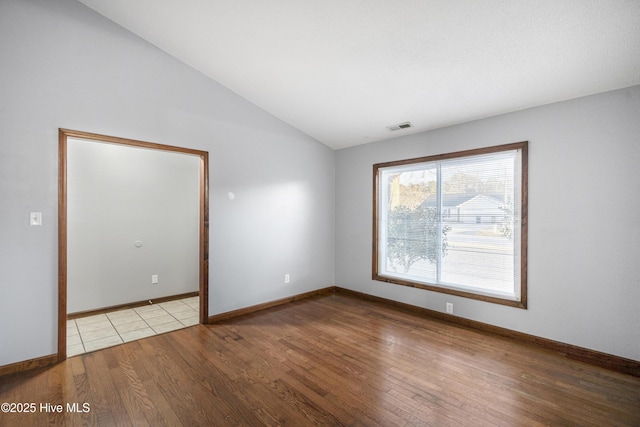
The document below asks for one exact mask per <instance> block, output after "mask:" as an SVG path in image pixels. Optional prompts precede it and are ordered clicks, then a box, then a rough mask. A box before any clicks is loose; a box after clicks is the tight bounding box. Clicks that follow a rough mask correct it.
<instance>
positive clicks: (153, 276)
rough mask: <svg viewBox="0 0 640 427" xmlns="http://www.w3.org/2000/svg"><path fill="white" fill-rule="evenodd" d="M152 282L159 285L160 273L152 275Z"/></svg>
mask: <svg viewBox="0 0 640 427" xmlns="http://www.w3.org/2000/svg"><path fill="white" fill-rule="evenodd" d="M151 284H153V285H157V284H158V275H157V274H154V275H152V276H151Z"/></svg>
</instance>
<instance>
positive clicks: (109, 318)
mask: <svg viewBox="0 0 640 427" xmlns="http://www.w3.org/2000/svg"><path fill="white" fill-rule="evenodd" d="M199 304H200V303H199V297H197V296H196V297H191V298H184V299H180V300H174V301H167V302H161V303H159V304H153V305H145V306H142V307H136V308H130V309H126V310H118V311H113V312H111V313H104V314H97V315H95V316H87V317H80V318H77V319H73V320H67V357H71V356H76V355H78V354H82V353H86V352H89V351H94V350H99V349H101V348H106V347H111V346H113V345H117V344H122V343H123V342H129V341H134V340H137V339H140V338H145V337H149V336H151V335H156V334H162V333H164V332H169V331H174V330H176V329H181V328H185V327H187V326H193V325H197V324H198V322H199V319H198V317H199V316H198V313H199V309H200V305H199Z"/></svg>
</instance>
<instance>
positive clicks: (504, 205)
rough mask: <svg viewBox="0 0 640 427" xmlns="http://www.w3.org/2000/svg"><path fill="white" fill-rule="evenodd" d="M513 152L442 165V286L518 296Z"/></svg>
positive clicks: (462, 159)
mask: <svg viewBox="0 0 640 427" xmlns="http://www.w3.org/2000/svg"><path fill="white" fill-rule="evenodd" d="M514 161H515V153H514V152H508V153H500V154H493V155H487V156H479V157H475V158H461V159H456V160H453V161H448V162H443V164H442V211H443V216H442V221H443V224H446V225H445V226H446V227H447V228H449V232H448V234H447V238H448V245H447V249H446V254H445V256H444V257H443V259H442V272H441V282H442V283H443V284H447V283H448V284H455V285H460V286H463V287H472V288H479V289H482V290H487V291H489V292H493V291H495V292H498V293H501V294H502V293H503V294H505V295H510V296H514V295H515V289H514V276H515V272H514V256H515V239H514V236H513V230H514V224H513V222H514V217H513V206H514V199H515V196H514V179H515V171H514Z"/></svg>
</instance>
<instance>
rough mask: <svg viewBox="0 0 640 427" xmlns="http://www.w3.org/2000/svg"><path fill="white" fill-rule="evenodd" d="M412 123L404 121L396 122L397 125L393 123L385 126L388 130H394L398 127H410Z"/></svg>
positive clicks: (398, 128)
mask: <svg viewBox="0 0 640 427" xmlns="http://www.w3.org/2000/svg"><path fill="white" fill-rule="evenodd" d="M412 127H413V125H412V124H411V122H404V123H398V124H397V125H393V126H387V129H389V130H390V131H392V132H393V131H396V130H400V129H408V128H412Z"/></svg>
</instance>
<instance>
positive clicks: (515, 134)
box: [336, 86, 640, 360]
mask: <svg viewBox="0 0 640 427" xmlns="http://www.w3.org/2000/svg"><path fill="white" fill-rule="evenodd" d="M639 135H640V86H636V87H632V88H627V89H623V90H619V91H615V92H609V93H604V94H599V95H595V96H590V97H585V98H580V99H575V100H571V101H567V102H561V103H556V104H552V105H548V106H544V107H540V108H534V109H530V110H525V111H521V112H516V113H512V114H505V115H502V116H498V117H493V118H488V119H484V120H479V121H475V122H470V123H466V124H462V125H458V126H452V127H448V128H444V129H439V130H434V131H431V132H424V133H420V134H415V135H409V136H404V137H401V138H397V139H392V140H387V141H383V142H380V143H374V144H368V145H362V146H358V147H353V148H348V149H344V150H340V151H338V152H337V154H336V182H337V186H336V212H337V213H338V214H337V216H336V285H338V286H343V287H346V288H349V289H353V290H356V291H360V292H365V293H369V294H372V295H376V296H380V297H383V298H389V299H393V300H397V301H401V302H404V303H408V304H413V305H417V306H420V307H425V308H428V309H432V310H437V311H442V312H444V311H445V303H446V302H453V303H454V309H455V314H456V315H457V316H461V317H464V318H468V319H473V320H476V321H480V322H485V323H489V324H492V325H497V326H500V327H504V328H508V329H513V330H516V331H521V332H525V333H528V334H533V335H537V336H541V337H545V338H548V339H552V340H557V341H561V342H565V343H569V344H573V345H577V346H581V347H585V348H589V349H593V350H598V351H603V352H606V353H610V354H614V355H618V356H622V357H627V358H630V359H634V360H640V327H639V325H640V310H638V308H637V304H638V301H640V262H639V260H640V197H639V194H640V192H639V190H638V189H639V188H640V173H639V172H638V171H639V170H640V166H639V165H640V140H639ZM524 140H528V141H530V144H529V246H528V248H529V258H528V260H529V262H528V266H529V275H528V289H529V292H528V297H529V309H528V310H522V309H517V308H510V307H506V306H501V305H496V304H491V303H486V302H481V301H476V300H470V299H465V298H461V297H455V296H451V295H445V294H440V293H434V292H430V291H425V290H420V289H414V288H409V287H404V286H399V285H393V284H388V283H382V282H376V281H372V280H371V244H372V242H371V228H372V213H371V211H372V165H373V164H374V163H379V162H385V161H391V160H398V159H405V158H413V157H420V156H427V155H433V154H440V153H447V152H453V151H459V150H465V149H471V148H477V147H483V146H491V145H498V144H505V143H510V142H518V141H524Z"/></svg>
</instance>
